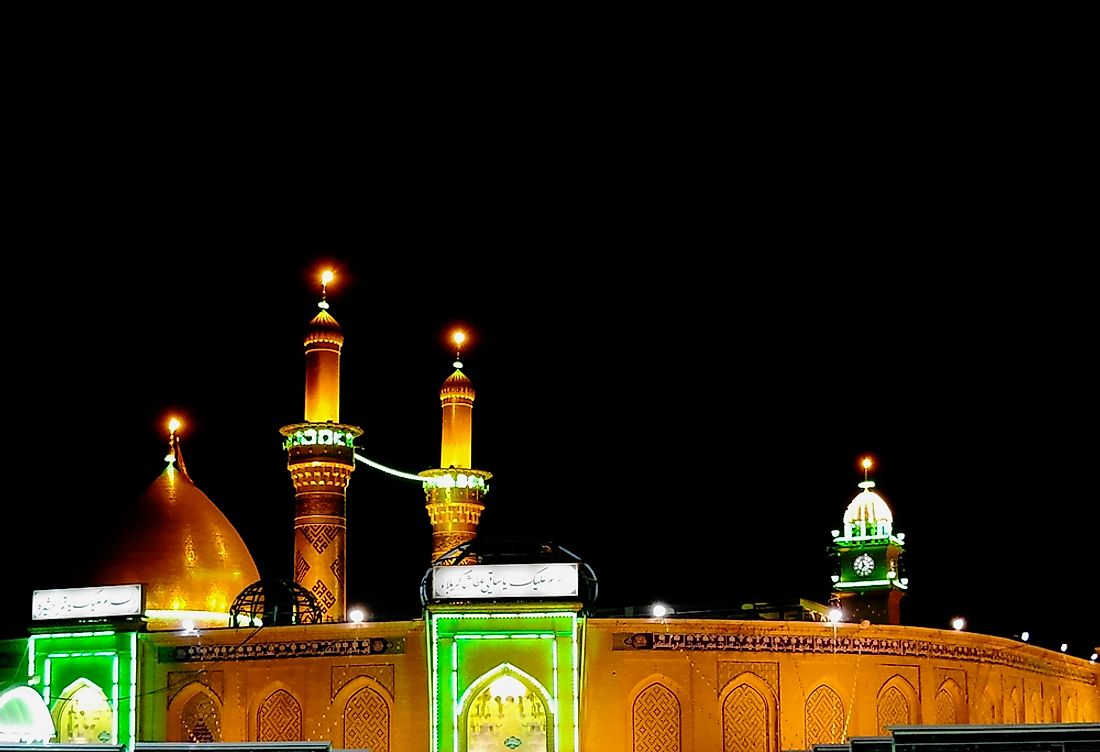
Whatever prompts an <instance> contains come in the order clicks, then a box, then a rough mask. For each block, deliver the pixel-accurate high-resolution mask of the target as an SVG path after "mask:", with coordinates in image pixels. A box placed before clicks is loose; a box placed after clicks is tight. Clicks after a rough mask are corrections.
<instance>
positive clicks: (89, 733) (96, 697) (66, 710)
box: [51, 677, 118, 744]
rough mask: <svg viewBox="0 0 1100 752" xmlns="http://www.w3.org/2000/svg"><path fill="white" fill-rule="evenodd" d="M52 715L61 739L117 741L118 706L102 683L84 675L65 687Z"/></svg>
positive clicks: (71, 740)
mask: <svg viewBox="0 0 1100 752" xmlns="http://www.w3.org/2000/svg"><path fill="white" fill-rule="evenodd" d="M51 715H52V716H53V722H54V727H55V728H56V729H57V741H59V742H62V743H78V744H79V743H90V744H114V743H116V740H117V737H118V731H117V729H118V726H117V725H116V719H115V711H114V708H112V707H111V702H110V700H108V699H107V695H106V693H105V692H104V691H103V690H102V689H101V688H100V686H99V685H98V684H95V683H93V682H92V681H90V680H88V679H86V678H84V677H81V678H79V679H77V680H76V681H74V682H73V683H72V684H70V685H69V686H67V687H65V689H64V690H62V692H61V694H59V695H58V697H57V701H56V702H55V703H54V706H53V710H52V711H51Z"/></svg>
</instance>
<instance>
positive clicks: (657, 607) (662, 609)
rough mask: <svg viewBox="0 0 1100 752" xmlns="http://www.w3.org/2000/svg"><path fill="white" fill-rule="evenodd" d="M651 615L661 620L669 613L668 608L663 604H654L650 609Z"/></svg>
mask: <svg viewBox="0 0 1100 752" xmlns="http://www.w3.org/2000/svg"><path fill="white" fill-rule="evenodd" d="M650 613H652V614H653V615H654V616H656V617H657V618H658V619H660V618H661V617H662V616H664V615H665V614H667V613H668V606H666V605H665V604H663V603H654V604H653V607H652V608H650Z"/></svg>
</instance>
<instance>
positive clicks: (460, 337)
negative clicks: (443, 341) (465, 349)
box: [451, 329, 466, 347]
mask: <svg viewBox="0 0 1100 752" xmlns="http://www.w3.org/2000/svg"><path fill="white" fill-rule="evenodd" d="M465 341H466V332H464V331H462V330H461V329H456V330H455V333H454V334H452V335H451V342H454V343H455V344H456V345H458V346H459V347H461V346H462V343H463V342H465Z"/></svg>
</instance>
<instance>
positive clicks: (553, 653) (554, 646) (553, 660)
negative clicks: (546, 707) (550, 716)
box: [550, 640, 561, 752]
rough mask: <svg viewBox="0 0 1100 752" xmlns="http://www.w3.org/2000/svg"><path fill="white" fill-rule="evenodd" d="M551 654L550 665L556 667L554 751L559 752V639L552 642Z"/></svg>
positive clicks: (554, 673)
mask: <svg viewBox="0 0 1100 752" xmlns="http://www.w3.org/2000/svg"><path fill="white" fill-rule="evenodd" d="M550 655H551V664H550V665H552V666H553V667H554V670H553V675H554V700H553V702H554V752H557V751H558V750H559V749H560V748H561V732H560V730H559V728H560V725H561V724H560V719H561V713H560V712H559V710H560V709H559V707H558V692H559V689H558V641H557V640H554V641H553V642H551V643H550Z"/></svg>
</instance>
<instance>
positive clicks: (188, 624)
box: [180, 619, 198, 635]
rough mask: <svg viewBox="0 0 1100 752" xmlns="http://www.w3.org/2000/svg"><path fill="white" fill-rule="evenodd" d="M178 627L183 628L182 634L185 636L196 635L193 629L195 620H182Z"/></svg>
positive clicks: (196, 632) (196, 631)
mask: <svg viewBox="0 0 1100 752" xmlns="http://www.w3.org/2000/svg"><path fill="white" fill-rule="evenodd" d="M180 626H182V627H183V633H184V634H185V635H194V634H198V630H196V629H195V620H194V619H184V620H183V621H182V622H181V623H180Z"/></svg>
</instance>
